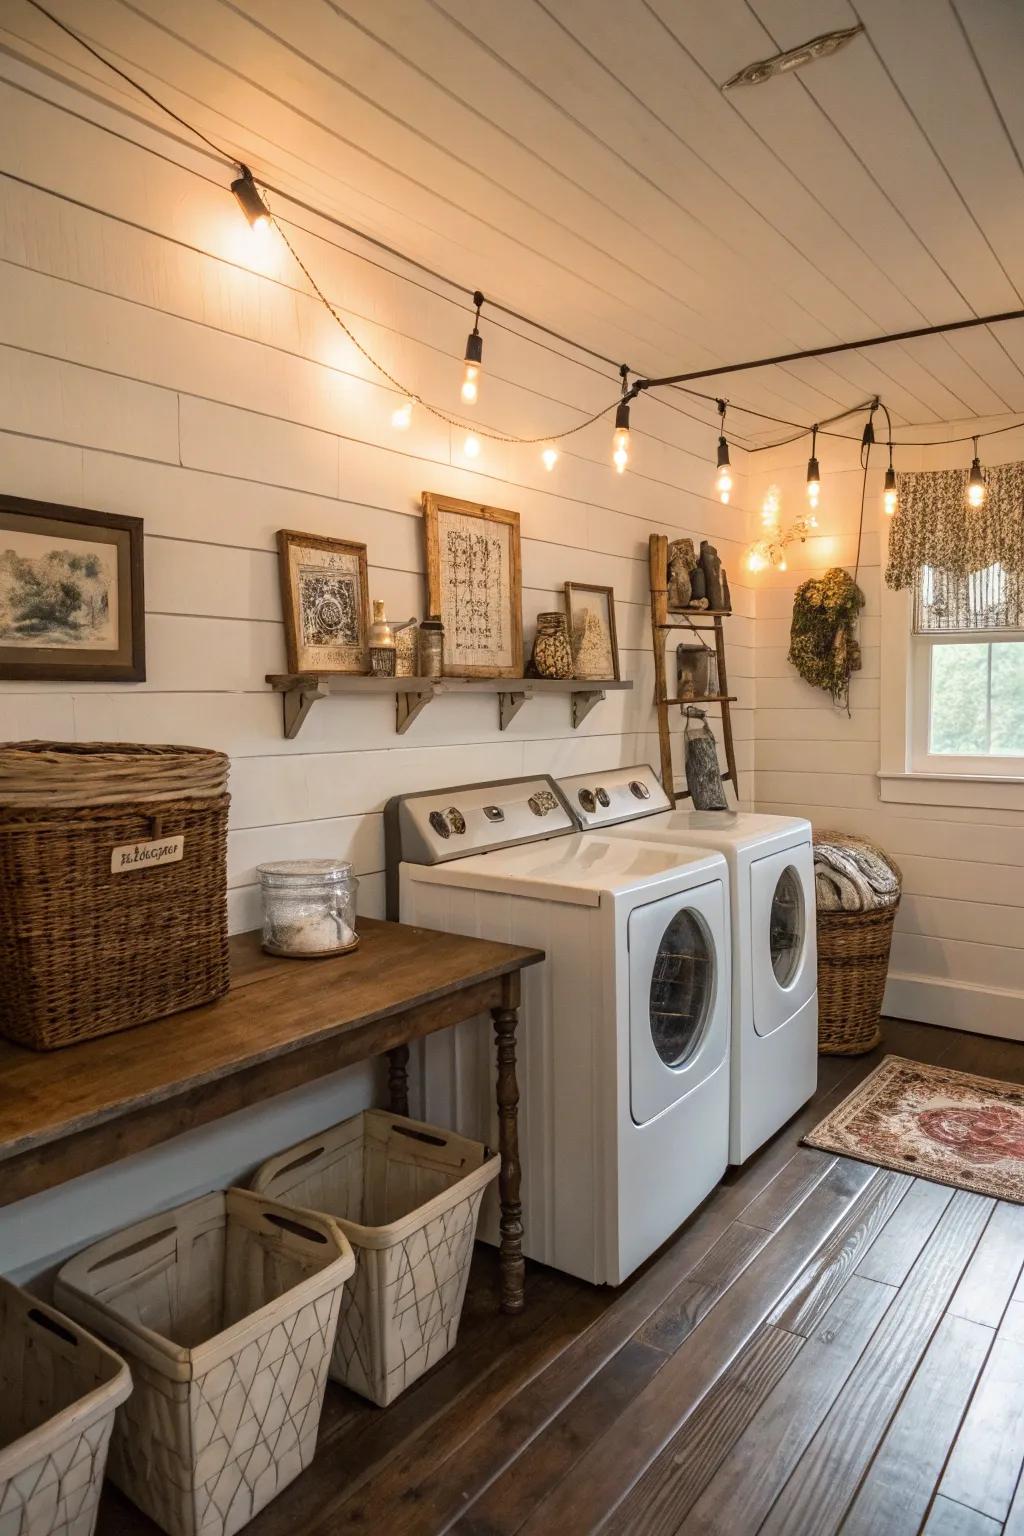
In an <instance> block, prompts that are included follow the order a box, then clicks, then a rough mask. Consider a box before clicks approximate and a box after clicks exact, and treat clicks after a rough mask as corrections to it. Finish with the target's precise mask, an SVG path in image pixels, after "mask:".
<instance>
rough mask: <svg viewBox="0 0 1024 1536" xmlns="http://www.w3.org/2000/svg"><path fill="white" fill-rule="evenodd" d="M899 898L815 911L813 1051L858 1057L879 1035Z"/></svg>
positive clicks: (872, 1046) (877, 1042)
mask: <svg viewBox="0 0 1024 1536" xmlns="http://www.w3.org/2000/svg"><path fill="white" fill-rule="evenodd" d="M898 908H899V902H898V901H897V902H894V903H893V904H892V906H889V907H880V908H877V909H875V910H874V911H870V912H819V913H818V1050H819V1051H820V1052H821V1054H822V1055H823V1056H862V1055H863V1054H864V1053H865V1052H866V1051H873V1050H874V1048H875V1046H876V1045H878V1044H879V1042H880V1041H881V1039H882V1030H881V1023H880V1021H881V1016H882V998H883V996H884V994H885V980H886V977H887V976H888V974H889V950H890V948H891V946H892V929H893V924H894V923H895V921H896V912H897V910H898Z"/></svg>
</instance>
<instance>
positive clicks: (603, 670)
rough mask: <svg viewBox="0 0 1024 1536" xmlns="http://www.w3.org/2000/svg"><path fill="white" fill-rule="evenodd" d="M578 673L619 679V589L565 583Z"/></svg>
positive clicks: (575, 672)
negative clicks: (616, 598) (616, 609)
mask: <svg viewBox="0 0 1024 1536" xmlns="http://www.w3.org/2000/svg"><path fill="white" fill-rule="evenodd" d="M565 616H566V619H567V621H568V625H569V642H570V644H571V646H572V659H573V670H574V674H575V676H576V677H578V678H606V679H607V680H608V681H613V680H614V681H615V682H618V681H619V642H618V639H617V637H616V633H615V592H614V590H613V589H612V588H611V587H594V586H590V585H589V584H588V583H587V582H584V581H567V582H566V583H565Z"/></svg>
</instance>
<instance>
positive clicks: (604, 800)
mask: <svg viewBox="0 0 1024 1536" xmlns="http://www.w3.org/2000/svg"><path fill="white" fill-rule="evenodd" d="M595 793H596V795H597V803H598V805H603V806H604V807H605V808H606V809H607V807H608V806H609V805H611V803H612V802H611V797H610V796H609V794H608V791H607V790H606V789H598V790H596V791H595Z"/></svg>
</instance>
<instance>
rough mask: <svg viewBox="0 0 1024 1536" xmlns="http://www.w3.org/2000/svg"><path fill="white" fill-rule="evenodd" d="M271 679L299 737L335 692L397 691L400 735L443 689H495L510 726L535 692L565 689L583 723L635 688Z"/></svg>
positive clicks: (308, 676) (547, 682) (481, 680)
mask: <svg viewBox="0 0 1024 1536" xmlns="http://www.w3.org/2000/svg"><path fill="white" fill-rule="evenodd" d="M267 682H268V683H269V684H270V686H271V687H272V688H273V689H275V691H276V692H278V693H280V694H281V695H282V696H283V699H284V734H285V736H287V737H288V739H289V741H291V740H293V739H294V738H295V737H296V736H297V735H298V734H299V731H300V730H301V729H302V726H303V722H304V721H305V719H306V716H307V715H308V714H309V711H310V710H311V709H312V707H313V705H314V704H316V703H317V702H318V700H320V699H327V698H330V696H331V695H332V694H364V695H365V694H373V695H376V694H381V693H393V694H394V696H395V729H396V730H397V731H398V734H399V735H400V736H403V735H404V734H405V732H406V731H407V730H408V729H409V727H410V725H412V723H413V721H414V720H415V719H416V716H417V715H418V714H420V713H421V711H422V710H424V709H425V708H426V706H427V705H428V704H429V703H430V701H431V699H436V698H437V697H438V696H439V695H440V694H449V695H451V694H471V693H473V694H479V693H489V694H493V695H495V696H496V697H497V700H498V725H499V728H500V729H501V730H503V731H504V730H505V729H506V728H507V727H508V726H509V725H510V724H511V723H512V721H513V720H514V719H515V717H516V715H517V714H518V713H519V711H520V710H521V709H522V707H523V705H524V704H525V703H526V702H527V700H528V699H531V698H533V697H534V695H535V694H542V693H564V694H568V695H569V697H570V699H571V700H572V728H573V730H574V731H575V730H576V729H577V727H578V726H580V725H582V723H583V721H584V720H585V719H586V718H587V716H588V715H589V713H590V711H591V710H592V709H593V708H594V706H595V704H600V702H601V700H602V699H603V698H604V696H605V694H606V693H611V692H614V691H622V690H625V689H629V688H632V686H633V684H632V683H631V682H628V681H625V682H623V681H619V680H618V679H616V678H603V677H602V678H597V679H589V678H588V679H583V678H577V677H567V678H559V679H557V680H552V679H551V678H546V677H339V676H335V675H333V674H331V675H330V676H323V675H316V674H314V673H299V672H271V673H268V674H267Z"/></svg>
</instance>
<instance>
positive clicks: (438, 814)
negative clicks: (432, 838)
mask: <svg viewBox="0 0 1024 1536" xmlns="http://www.w3.org/2000/svg"><path fill="white" fill-rule="evenodd" d="M430 825H431V826H432V827H433V829H434V831H435V832H436V833H437V835H438V837H451V835H452V833H451V828H450V827H449V825H448V819H447V817H446V816H445V814H444V811H431V813H430Z"/></svg>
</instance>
